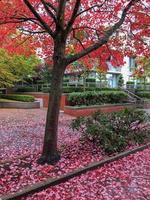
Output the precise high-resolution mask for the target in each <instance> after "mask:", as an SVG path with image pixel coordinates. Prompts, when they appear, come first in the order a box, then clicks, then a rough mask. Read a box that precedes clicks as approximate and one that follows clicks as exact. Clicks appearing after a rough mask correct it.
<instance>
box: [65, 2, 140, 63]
mask: <svg viewBox="0 0 150 200" xmlns="http://www.w3.org/2000/svg"><path fill="white" fill-rule="evenodd" d="M138 1H139V0H131V1H130V2H129V3H128V5H127V6H126V7H125V8H124V10H123V12H122V15H121V18H120V20H119V21H118V22H117V23H115V24H114V25H113V26H112V27H111V28H110V29H109V30H107V31H106V32H105V33H104V36H103V37H102V38H101V39H100V40H99V41H98V42H96V43H95V44H93V45H91V46H89V47H88V48H86V49H84V50H83V51H81V52H79V53H77V54H75V55H73V56H71V57H68V58H66V63H67V64H70V63H72V62H74V61H76V60H78V59H80V58H82V57H84V56H86V55H87V54H89V53H91V52H92V51H94V50H97V49H98V48H99V47H101V46H103V45H104V44H106V43H107V42H108V40H109V38H110V37H111V36H112V35H113V33H114V32H115V31H116V30H117V29H119V28H120V26H121V25H122V24H123V22H124V21H125V18H126V15H127V12H128V11H129V10H130V8H131V7H132V6H133V5H134V4H135V3H136V2H138Z"/></svg>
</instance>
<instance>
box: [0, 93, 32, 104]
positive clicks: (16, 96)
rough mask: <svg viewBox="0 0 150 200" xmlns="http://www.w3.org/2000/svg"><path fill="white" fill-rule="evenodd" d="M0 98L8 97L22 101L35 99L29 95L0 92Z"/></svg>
mask: <svg viewBox="0 0 150 200" xmlns="http://www.w3.org/2000/svg"><path fill="white" fill-rule="evenodd" d="M0 98H3V99H10V100H15V101H22V102H33V101H35V99H34V97H33V96H30V95H16V94H2V95H0Z"/></svg>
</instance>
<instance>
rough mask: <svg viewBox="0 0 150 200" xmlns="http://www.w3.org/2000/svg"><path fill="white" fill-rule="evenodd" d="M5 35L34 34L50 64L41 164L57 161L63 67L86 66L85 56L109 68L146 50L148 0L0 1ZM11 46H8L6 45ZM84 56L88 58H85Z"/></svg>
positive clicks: (58, 157) (35, 42)
mask: <svg viewBox="0 0 150 200" xmlns="http://www.w3.org/2000/svg"><path fill="white" fill-rule="evenodd" d="M0 6H1V8H2V9H1V10H0V24H1V25H2V26H3V27H5V29H3V30H4V34H3V37H5V35H6V36H7V35H8V34H7V33H9V35H11V32H12V33H13V32H14V30H15V29H17V30H18V31H19V32H20V34H21V35H26V37H29V36H32V37H33V38H34V39H33V45H34V47H36V48H40V49H39V53H40V54H41V55H42V56H43V57H46V58H48V59H49V60H50V62H52V63H53V71H52V82H51V92H50V100H49V106H48V112H47V120H46V128H45V138H44V145H43V152H42V156H41V158H40V159H39V161H38V162H39V163H41V164H44V163H54V162H56V161H58V160H59V159H60V155H59V153H58V150H57V127H58V116H59V104H60V97H61V92H62V80H63V75H64V71H65V69H66V67H67V66H68V65H69V64H71V63H73V62H74V61H76V60H81V59H82V60H84V62H86V63H87V64H88V59H89V56H90V57H92V58H99V60H100V62H101V66H104V67H106V60H109V61H110V62H111V63H112V64H113V65H115V66H119V65H121V64H123V56H124V55H135V54H141V53H142V54H143V55H148V54H150V51H149V49H148V45H147V43H146V42H145V38H146V37H147V38H148V37H149V36H150V31H149V29H150V26H149V24H150V13H149V11H150V0H144V1H142V0H128V1H127V0H113V1H110V0H99V1H97V0H70V1H69V0H51V1H50V0H22V1H20V0H8V1H6V0H1V1H0ZM9 48H11V47H10V46H9ZM87 55H88V56H87Z"/></svg>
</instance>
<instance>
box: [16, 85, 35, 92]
mask: <svg viewBox="0 0 150 200" xmlns="http://www.w3.org/2000/svg"><path fill="white" fill-rule="evenodd" d="M16 92H36V88H34V87H31V86H22V87H18V88H17V90H16Z"/></svg>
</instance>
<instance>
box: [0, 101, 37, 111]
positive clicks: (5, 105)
mask: <svg viewBox="0 0 150 200" xmlns="http://www.w3.org/2000/svg"><path fill="white" fill-rule="evenodd" d="M0 108H17V109H18V108H20V109H31V108H40V102H38V101H35V102H19V101H17V102H0Z"/></svg>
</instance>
